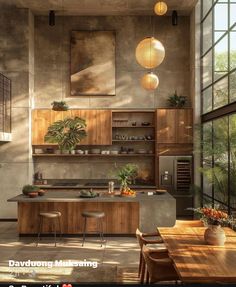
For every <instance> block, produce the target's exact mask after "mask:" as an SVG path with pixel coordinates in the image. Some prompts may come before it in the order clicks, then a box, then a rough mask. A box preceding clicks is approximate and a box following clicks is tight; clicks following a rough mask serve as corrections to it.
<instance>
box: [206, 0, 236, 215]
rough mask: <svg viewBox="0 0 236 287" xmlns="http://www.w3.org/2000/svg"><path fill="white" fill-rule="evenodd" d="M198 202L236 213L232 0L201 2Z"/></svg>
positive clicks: (235, 10)
mask: <svg viewBox="0 0 236 287" xmlns="http://www.w3.org/2000/svg"><path fill="white" fill-rule="evenodd" d="M201 30H202V41H201V65H202V81H201V87H202V93H201V94H202V96H201V107H202V108H201V112H202V168H201V171H202V175H203V176H202V190H203V202H208V203H211V204H216V203H217V204H219V205H220V206H221V207H222V208H223V209H227V210H228V211H229V212H230V213H232V212H234V211H236V0H234V1H232V0H202V21H201Z"/></svg>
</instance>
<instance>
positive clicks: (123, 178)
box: [116, 163, 138, 193]
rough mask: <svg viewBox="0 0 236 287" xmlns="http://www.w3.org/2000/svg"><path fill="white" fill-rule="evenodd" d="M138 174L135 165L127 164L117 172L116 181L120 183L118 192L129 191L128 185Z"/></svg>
mask: <svg viewBox="0 0 236 287" xmlns="http://www.w3.org/2000/svg"><path fill="white" fill-rule="evenodd" d="M137 174H138V167H137V165H135V164H131V163H128V164H126V165H125V166H123V167H121V168H120V169H119V170H118V171H117V175H116V177H117V179H118V180H119V182H120V191H121V193H125V192H126V191H129V190H130V189H129V187H128V185H129V184H131V182H132V181H133V180H134V179H135V177H136V176H137Z"/></svg>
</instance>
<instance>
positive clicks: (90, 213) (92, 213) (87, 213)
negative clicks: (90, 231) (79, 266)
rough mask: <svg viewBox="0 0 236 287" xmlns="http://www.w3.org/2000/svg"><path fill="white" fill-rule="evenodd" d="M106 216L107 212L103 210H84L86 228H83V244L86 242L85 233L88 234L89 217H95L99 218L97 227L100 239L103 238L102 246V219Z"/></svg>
mask: <svg viewBox="0 0 236 287" xmlns="http://www.w3.org/2000/svg"><path fill="white" fill-rule="evenodd" d="M104 216H105V213H104V212H103V211H83V212H82V217H83V218H84V230H83V243H82V246H84V243H85V235H86V228H87V219H88V218H95V219H97V227H98V231H97V232H99V234H100V240H101V247H102V243H103V241H104V240H103V226H102V221H103V218H104Z"/></svg>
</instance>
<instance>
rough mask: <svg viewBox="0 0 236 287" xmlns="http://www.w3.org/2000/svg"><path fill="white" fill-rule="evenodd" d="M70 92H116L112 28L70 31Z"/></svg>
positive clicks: (103, 94) (86, 94)
mask: <svg viewBox="0 0 236 287" xmlns="http://www.w3.org/2000/svg"><path fill="white" fill-rule="evenodd" d="M70 43H71V46H70V47H71V48H70V53H71V55H70V57H71V60H70V95H71V96H115V68H116V67H115V32H114V31H72V32H71V42H70Z"/></svg>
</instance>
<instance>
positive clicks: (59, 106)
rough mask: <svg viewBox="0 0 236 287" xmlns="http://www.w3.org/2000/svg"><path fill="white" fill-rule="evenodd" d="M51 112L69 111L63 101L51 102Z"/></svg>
mask: <svg viewBox="0 0 236 287" xmlns="http://www.w3.org/2000/svg"><path fill="white" fill-rule="evenodd" d="M51 105H52V110H53V111H68V110H69V106H68V105H67V103H66V102H65V101H60V102H57V101H54V102H52V104H51Z"/></svg>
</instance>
